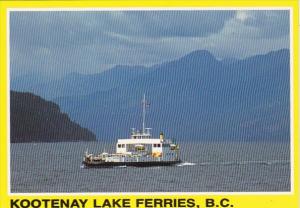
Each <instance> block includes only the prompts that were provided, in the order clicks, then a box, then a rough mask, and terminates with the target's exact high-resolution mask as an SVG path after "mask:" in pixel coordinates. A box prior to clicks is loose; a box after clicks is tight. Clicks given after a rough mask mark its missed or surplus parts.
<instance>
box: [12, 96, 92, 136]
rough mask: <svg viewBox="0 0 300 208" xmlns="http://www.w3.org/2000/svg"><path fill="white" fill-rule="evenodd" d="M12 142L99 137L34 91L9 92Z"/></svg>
mask: <svg viewBox="0 0 300 208" xmlns="http://www.w3.org/2000/svg"><path fill="white" fill-rule="evenodd" d="M10 122H11V123H10V125H11V128H10V132H11V135H10V138H11V142H58V141H81V140H84V141H93V140H96V136H95V135H94V134H93V133H92V132H91V131H89V130H87V129H84V128H82V127H81V126H79V125H78V124H77V123H74V122H72V121H71V120H70V118H69V117H68V115H67V114H65V113H62V112H61V111H60V108H59V106H58V105H57V104H55V103H53V102H49V101H46V100H44V99H42V98H41V97H39V96H36V95H34V94H31V93H20V92H14V91H11V93H10Z"/></svg>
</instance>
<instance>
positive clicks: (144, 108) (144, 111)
mask: <svg viewBox="0 0 300 208" xmlns="http://www.w3.org/2000/svg"><path fill="white" fill-rule="evenodd" d="M145 117H146V96H145V93H144V98H143V134H144V133H145Z"/></svg>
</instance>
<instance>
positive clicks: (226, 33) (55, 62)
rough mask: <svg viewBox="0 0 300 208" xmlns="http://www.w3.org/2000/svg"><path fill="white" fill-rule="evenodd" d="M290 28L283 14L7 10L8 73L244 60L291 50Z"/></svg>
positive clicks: (97, 70)
mask: <svg viewBox="0 0 300 208" xmlns="http://www.w3.org/2000/svg"><path fill="white" fill-rule="evenodd" d="M289 30H290V28H289V11H287V10H206V11H205V10H181V11H180V10H156V11H153V10H152V11H128V10H127V11H125V10H118V11H12V12H11V13H10V74H11V77H13V78H14V77H17V76H20V75H28V74H29V75H30V74H32V73H36V74H39V75H41V76H45V77H48V78H59V77H61V76H64V75H66V74H68V73H71V72H77V73H83V74H91V73H100V72H102V71H104V70H107V69H109V68H111V67H113V66H115V65H145V66H151V65H154V64H158V63H163V62H166V61H170V60H173V59H177V58H179V57H181V56H184V55H186V54H187V53H190V52H192V51H194V50H208V51H210V52H211V53H212V54H213V55H214V56H215V57H216V58H218V59H226V58H237V59H242V58H245V57H249V56H252V55H256V54H265V53H268V52H270V51H274V50H279V49H282V48H289V45H290V42H289V41H290V40H289Z"/></svg>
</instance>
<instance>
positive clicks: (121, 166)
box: [116, 165, 127, 168]
mask: <svg viewBox="0 0 300 208" xmlns="http://www.w3.org/2000/svg"><path fill="white" fill-rule="evenodd" d="M116 168H127V166H126V165H120V166H116Z"/></svg>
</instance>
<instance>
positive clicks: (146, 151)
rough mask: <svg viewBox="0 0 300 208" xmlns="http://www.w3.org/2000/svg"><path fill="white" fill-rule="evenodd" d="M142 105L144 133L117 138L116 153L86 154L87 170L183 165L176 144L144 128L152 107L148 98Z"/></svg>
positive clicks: (138, 132)
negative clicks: (149, 108)
mask: <svg viewBox="0 0 300 208" xmlns="http://www.w3.org/2000/svg"><path fill="white" fill-rule="evenodd" d="M142 104H143V105H142V106H143V111H142V118H143V122H142V130H141V131H139V130H136V129H135V128H132V131H131V136H130V138H126V139H118V141H117V144H116V153H107V152H103V153H100V154H98V155H93V154H90V153H88V151H86V152H85V155H84V158H83V164H84V166H85V167H90V168H108V167H114V166H135V167H151V166H171V165H175V164H177V163H180V162H181V160H180V157H179V145H178V144H177V143H176V142H175V141H173V140H171V139H167V138H165V137H164V133H163V132H160V135H159V138H155V137H152V134H151V128H146V127H145V126H146V125H145V116H146V107H147V106H149V103H148V102H147V101H146V98H145V95H144V98H143V101H142Z"/></svg>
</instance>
